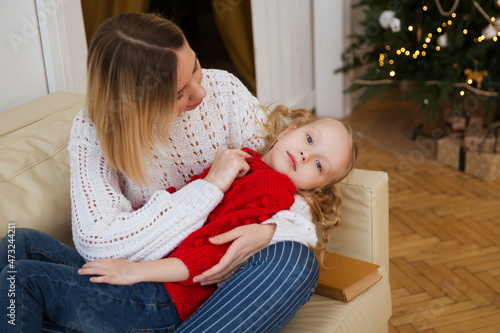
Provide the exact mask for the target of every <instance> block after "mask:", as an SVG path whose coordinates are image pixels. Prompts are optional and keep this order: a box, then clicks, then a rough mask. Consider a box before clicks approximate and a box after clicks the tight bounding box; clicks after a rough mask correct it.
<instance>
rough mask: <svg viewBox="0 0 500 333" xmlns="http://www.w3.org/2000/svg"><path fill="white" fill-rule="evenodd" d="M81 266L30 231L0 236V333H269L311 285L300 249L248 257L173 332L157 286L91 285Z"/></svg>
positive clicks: (174, 321)
mask: <svg viewBox="0 0 500 333" xmlns="http://www.w3.org/2000/svg"><path fill="white" fill-rule="evenodd" d="M9 240H10V241H11V242H10V243H11V244H9ZM9 245H15V250H16V253H15V262H9V256H8V255H9V254H11V255H12V252H10V253H9V250H12V246H10V247H9ZM11 259H12V258H11ZM84 262H85V261H84V260H83V258H82V257H81V256H80V255H79V254H78V252H76V251H75V250H74V249H72V248H71V247H69V246H67V245H65V244H62V243H60V242H58V241H57V240H55V239H54V238H53V237H51V236H49V235H46V234H44V233H41V232H38V231H35V230H29V229H16V231H15V236H14V237H12V238H10V237H9V235H7V236H6V237H4V239H3V240H2V242H1V244H0V267H1V268H2V272H1V277H0V278H1V281H0V295H1V296H0V309H1V310H0V331H1V332H23V333H24V332H40V331H45V332H74V331H79V332H106V333H108V332H170V331H173V330H174V329H175V328H177V329H176V332H240V331H249V332H276V331H278V330H279V329H280V328H281V327H283V326H284V325H285V324H286V323H287V322H288V321H289V320H290V319H291V318H292V317H293V315H294V314H295V313H296V311H297V310H298V309H299V308H300V307H301V306H302V305H303V304H304V303H305V302H307V300H308V299H309V298H310V297H311V295H312V292H313V290H314V288H315V286H316V282H317V279H318V266H317V262H316V259H315V257H314V255H313V254H312V252H311V251H310V250H309V249H308V248H307V247H306V246H304V245H301V244H299V243H296V242H282V243H277V244H274V245H271V246H269V247H268V248H266V249H264V250H262V251H261V252H259V253H257V254H255V255H253V256H252V257H251V258H249V259H248V260H247V261H246V262H245V263H244V264H243V265H242V266H241V268H240V269H239V271H238V272H237V273H236V274H235V275H233V276H232V277H231V278H230V279H228V280H227V281H226V282H225V283H224V284H223V285H222V286H221V287H220V288H218V289H217V291H216V292H215V293H214V295H212V297H211V298H210V299H209V300H208V301H207V302H206V303H205V304H204V305H203V306H202V307H201V308H200V309H199V310H198V311H197V312H196V313H195V314H193V315H192V316H191V317H190V318H189V319H188V320H187V321H185V322H184V323H182V325H180V324H181V322H180V320H179V317H178V314H177V311H176V308H175V305H174V304H173V303H172V301H171V298H170V296H169V295H168V293H167V292H166V290H165V288H164V287H163V285H162V284H161V283H150V282H144V283H138V284H135V285H133V286H113V285H108V284H95V283H91V282H90V281H89V278H88V276H80V275H78V273H77V270H78V268H79V267H81V266H82V265H83V264H84ZM11 263H12V264H13V265H14V266H13V267H10V264H11ZM46 319H47V320H48V322H44V320H46ZM42 323H43V324H42ZM13 324H15V325H13ZM42 325H43V329H42ZM179 325H180V326H179Z"/></svg>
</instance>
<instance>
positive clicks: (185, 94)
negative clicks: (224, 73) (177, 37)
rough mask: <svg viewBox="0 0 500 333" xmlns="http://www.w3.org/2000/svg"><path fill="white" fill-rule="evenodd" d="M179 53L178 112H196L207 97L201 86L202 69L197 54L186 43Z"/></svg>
mask: <svg viewBox="0 0 500 333" xmlns="http://www.w3.org/2000/svg"><path fill="white" fill-rule="evenodd" d="M176 53H177V107H178V112H179V113H181V112H184V111H190V110H194V109H195V108H196V107H197V106H198V105H200V104H201V102H202V101H203V98H204V97H205V94H206V92H205V88H203V87H202V86H201V78H202V75H201V67H200V62H199V61H198V58H197V57H196V53H194V51H193V50H192V49H191V47H189V44H188V43H187V42H186V43H185V44H184V46H183V47H181V48H180V49H178V50H177V51H176Z"/></svg>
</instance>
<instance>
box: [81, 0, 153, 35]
mask: <svg viewBox="0 0 500 333" xmlns="http://www.w3.org/2000/svg"><path fill="white" fill-rule="evenodd" d="M149 2H150V0H82V13H83V20H84V24H85V34H86V36H87V45H89V44H90V41H91V40H92V36H93V35H94V31H96V30H97V28H98V27H99V25H100V24H101V23H102V22H103V21H104V20H105V19H107V18H108V17H112V16H115V15H118V14H120V13H131V12H145V11H146V10H147V9H148V6H149Z"/></svg>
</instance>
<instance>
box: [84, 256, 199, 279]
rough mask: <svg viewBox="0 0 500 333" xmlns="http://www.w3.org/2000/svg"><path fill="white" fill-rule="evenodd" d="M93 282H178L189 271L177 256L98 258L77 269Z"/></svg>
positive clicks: (184, 277)
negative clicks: (130, 259) (142, 259)
mask: <svg viewBox="0 0 500 333" xmlns="http://www.w3.org/2000/svg"><path fill="white" fill-rule="evenodd" d="M78 274H80V275H95V276H92V277H90V281H91V282H94V283H109V284H116V285H132V284H135V283H139V282H179V281H184V280H186V279H187V278H188V277H189V271H188V269H187V267H186V265H184V263H183V262H182V261H181V260H180V259H178V258H164V259H159V260H153V261H141V262H129V261H126V260H123V259H113V258H108V259H99V260H96V261H91V262H88V263H86V264H85V265H83V266H82V268H80V269H79V270H78Z"/></svg>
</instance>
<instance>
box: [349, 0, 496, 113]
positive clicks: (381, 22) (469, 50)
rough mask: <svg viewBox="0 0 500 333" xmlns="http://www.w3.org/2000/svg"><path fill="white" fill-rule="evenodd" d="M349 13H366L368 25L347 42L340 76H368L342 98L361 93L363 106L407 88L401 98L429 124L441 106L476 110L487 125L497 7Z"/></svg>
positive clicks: (366, 0)
mask: <svg viewBox="0 0 500 333" xmlns="http://www.w3.org/2000/svg"><path fill="white" fill-rule="evenodd" d="M355 6H364V8H365V13H366V17H365V19H364V20H363V21H362V22H361V24H362V27H363V29H359V30H360V31H359V32H358V33H355V34H354V35H352V36H350V37H351V40H352V43H351V44H350V46H349V47H348V48H347V49H346V51H345V52H344V54H343V57H344V61H345V64H346V65H345V66H344V67H343V68H341V69H340V71H348V70H350V69H353V68H356V67H360V66H365V67H366V71H365V74H364V75H362V76H360V77H358V78H357V79H356V80H354V83H353V84H352V86H351V87H350V88H349V89H348V91H354V90H358V89H364V91H363V94H362V100H366V99H368V98H370V97H371V96H373V95H374V94H375V93H383V92H384V90H385V88H386V87H387V86H388V85H399V84H401V83H402V82H404V83H411V86H412V88H411V89H408V90H407V91H406V93H402V94H400V95H399V97H400V98H411V99H413V100H414V101H417V102H418V103H420V105H421V108H422V110H424V112H425V113H426V114H427V115H429V116H430V117H431V118H434V117H436V116H437V115H440V114H441V113H442V112H443V110H442V108H443V107H442V103H440V101H446V102H447V103H449V105H450V106H452V107H453V108H455V109H457V110H458V109H460V110H465V111H467V112H470V111H474V110H473V109H474V107H473V104H474V103H475V104H476V105H477V106H479V105H481V107H483V108H484V109H485V110H486V117H487V118H488V119H487V121H491V119H493V117H492V116H493V115H492V112H495V110H496V109H498V105H499V102H500V93H499V92H500V0H482V1H472V0H461V1H460V0H400V1H397V0H361V1H360V2H359V3H358V4H356V5H355ZM467 99H469V101H468V100H467ZM470 99H473V100H472V102H471V100H470ZM465 104H467V106H468V107H467V108H464V105H465Z"/></svg>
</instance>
